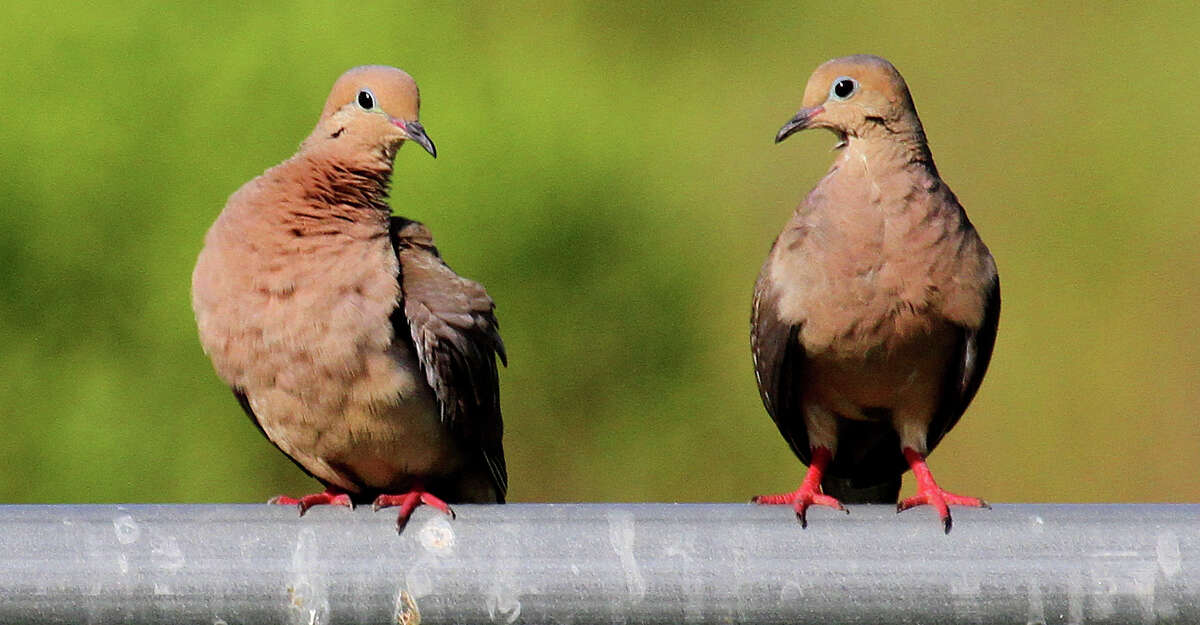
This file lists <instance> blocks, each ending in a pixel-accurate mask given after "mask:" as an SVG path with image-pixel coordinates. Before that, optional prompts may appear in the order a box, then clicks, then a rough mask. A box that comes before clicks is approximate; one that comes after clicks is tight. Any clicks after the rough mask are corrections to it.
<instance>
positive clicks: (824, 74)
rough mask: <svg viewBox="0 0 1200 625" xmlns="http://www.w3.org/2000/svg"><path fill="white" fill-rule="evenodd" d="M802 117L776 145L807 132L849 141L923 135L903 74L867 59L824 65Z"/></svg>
mask: <svg viewBox="0 0 1200 625" xmlns="http://www.w3.org/2000/svg"><path fill="white" fill-rule="evenodd" d="M802 104H803V107H804V108H802V109H800V112H798V113H796V115H795V117H792V119H790V120H788V123H786V124H784V126H783V128H781V129H779V134H777V135H775V142H776V143H779V142H780V141H783V140H784V139H786V138H788V137H789V136H791V135H792V134H793V133H796V132H798V131H800V130H804V129H806V128H828V129H829V130H832V131H833V132H834V133H836V134H837V135H838V136H839V137H840V138H841V139H842V140H843V141H844V140H845V139H846V138H847V137H874V136H888V135H909V136H911V135H913V133H916V134H918V135H920V136H923V134H921V122H920V120H918V119H917V111H916V109H915V108H913V102H912V96H910V95H909V93H908V85H906V84H905V83H904V78H902V77H901V76H900V72H898V71H896V68H895V67H893V66H892V64H891V63H889V62H888V61H887V59H883V58H880V57H877V56H871V55H869V54H856V55H854V56H844V57H841V58H838V59H833V60H832V61H826V62H825V63H823V64H822V65H821V66H820V67H818V68H817V69H816V71H814V72H813V75H812V77H811V78H809V79H808V85H807V86H806V87H805V88H804V101H803V102H802Z"/></svg>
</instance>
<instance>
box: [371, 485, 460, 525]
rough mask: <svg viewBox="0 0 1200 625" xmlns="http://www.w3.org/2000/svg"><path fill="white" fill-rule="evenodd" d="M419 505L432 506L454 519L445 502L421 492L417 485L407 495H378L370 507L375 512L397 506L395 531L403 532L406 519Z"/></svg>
mask: <svg viewBox="0 0 1200 625" xmlns="http://www.w3.org/2000/svg"><path fill="white" fill-rule="evenodd" d="M421 504H425V505H427V506H433V507H434V508H437V509H438V510H441V511H442V512H444V513H446V514H448V515H450V518H454V511H453V510H451V509H450V506H449V505H447V504H446V502H444V501H442V500H441V499H440V498H438V497H437V496H436V495H434V494H433V493H430V492H426V491H424V490H421V487H420V486H419V485H418V486H417V487H415V488H413V490H411V491H409V492H407V493H402V494H399V495H380V496H378V497H376V498H375V503H374V504H373V505H372V506H371V507H372V508H373V509H375V510H379V509H381V508H391V507H393V506H399V508H400V512H399V514H397V516H396V531H400V530H403V529H404V526H405V525H406V524H407V523H408V518H409V517H410V516H412V513H413V510H416V508H417V506H419V505H421Z"/></svg>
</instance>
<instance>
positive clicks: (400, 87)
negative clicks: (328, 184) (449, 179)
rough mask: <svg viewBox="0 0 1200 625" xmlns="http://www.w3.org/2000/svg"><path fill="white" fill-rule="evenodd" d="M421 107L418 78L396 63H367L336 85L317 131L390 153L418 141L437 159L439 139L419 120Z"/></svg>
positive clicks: (338, 80) (330, 93) (328, 136)
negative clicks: (435, 146) (434, 144)
mask: <svg viewBox="0 0 1200 625" xmlns="http://www.w3.org/2000/svg"><path fill="white" fill-rule="evenodd" d="M420 108H421V95H420V93H419V92H418V91H417V83H416V81H414V80H413V79H412V76H409V75H408V74H407V73H405V72H404V71H403V70H399V69H396V68H395V67H388V66H386V65H363V66H361V67H355V68H354V69H351V70H349V71H347V72H346V73H345V74H342V75H341V77H340V78H338V79H337V82H335V83H333V89H332V90H331V91H330V92H329V99H327V100H326V101H325V109H324V110H323V111H321V120H320V121H319V122H318V123H317V129H318V130H319V131H321V133H322V134H323V135H325V137H326V138H328V139H332V140H335V141H336V140H342V141H353V142H355V143H356V144H358V145H362V146H364V147H381V148H384V149H385V150H387V151H388V152H389V154H394V150H395V148H397V147H399V145H400V144H401V143H402V142H404V141H412V142H414V143H416V144H417V145H419V146H421V147H423V148H425V151H426V152H429V153H430V154H431V155H433V156H434V157H435V158H436V157H437V149H436V148H434V146H433V141H431V140H430V139H429V136H428V135H426V134H425V128H424V127H423V126H421V122H419V121H417V114H418V112H419V110H420Z"/></svg>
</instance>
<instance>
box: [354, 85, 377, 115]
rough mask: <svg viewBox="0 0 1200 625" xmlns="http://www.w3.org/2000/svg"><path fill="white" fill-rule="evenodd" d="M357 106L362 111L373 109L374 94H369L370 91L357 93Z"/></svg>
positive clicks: (364, 90)
mask: <svg viewBox="0 0 1200 625" xmlns="http://www.w3.org/2000/svg"><path fill="white" fill-rule="evenodd" d="M358 105H359V106H361V107H362V108H363V110H367V111H369V110H371V109H373V108H375V94H373V93H371V90H370V89H363V90H361V91H359V92H358Z"/></svg>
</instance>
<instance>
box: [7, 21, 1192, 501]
mask: <svg viewBox="0 0 1200 625" xmlns="http://www.w3.org/2000/svg"><path fill="white" fill-rule="evenodd" d="M251 4H253V5H254V6H253V8H247V5H246V4H245V3H226V2H214V3H183V4H177V5H169V4H163V3H159V2H124V3H107V4H106V3H100V4H96V3H80V4H78V5H72V3H70V2H68V3H67V4H66V5H63V6H59V5H56V8H54V9H53V10H50V9H46V8H44V7H45V5H44V4H42V3H34V2H29V1H25V0H21V1H19V2H16V3H9V4H8V5H7V7H6V9H5V11H4V13H5V19H4V22H5V25H3V26H0V35H2V36H0V58H3V59H4V61H3V72H0V106H2V108H3V114H2V116H0V220H2V222H0V302H2V304H0V380H3V381H4V383H3V385H0V410H2V414H3V418H4V428H3V434H2V435H0V501H4V502H118V501H120V502H126V501H128V502H175V501H179V502H202V501H261V500H266V499H267V498H268V497H269V496H271V495H275V494H278V493H291V494H299V493H303V492H312V491H313V490H315V489H316V486H317V485H316V483H315V482H313V481H311V480H310V479H309V478H307V477H305V476H304V475H303V474H301V473H300V471H298V470H296V469H295V468H294V467H293V465H292V464H291V463H290V462H289V461H288V460H287V459H285V458H284V457H283V455H282V454H280V453H279V452H277V451H276V450H275V448H274V447H273V446H271V445H270V444H269V443H268V442H267V441H266V440H265V439H264V438H263V437H262V436H261V435H260V434H259V433H258V431H257V430H256V429H255V428H254V427H253V426H252V425H251V424H250V423H249V421H248V420H247V419H246V417H245V416H243V414H242V413H241V410H240V409H239V408H238V406H237V404H236V403H235V401H234V399H233V397H232V396H231V395H230V393H229V392H228V390H227V389H226V388H225V386H224V385H223V384H222V383H221V382H219V381H218V380H217V378H216V376H215V375H214V373H213V371H212V368H211V366H210V364H209V362H208V360H207V358H206V357H205V356H204V354H203V353H202V352H201V350H200V347H199V344H198V341H197V339H196V334H195V328H194V325H193V320H192V312H191V305H190V294H189V289H190V285H189V283H190V277H191V270H192V265H193V263H194V261H195V258H196V254H197V252H198V251H199V248H200V243H201V240H202V237H203V235H204V232H205V230H206V229H207V228H208V226H209V224H210V223H211V222H212V220H213V219H214V218H215V217H216V215H217V213H218V212H219V211H220V209H221V207H222V205H223V204H224V202H225V199H226V198H227V197H228V195H229V194H230V193H232V192H233V191H234V190H235V189H237V188H238V186H240V185H241V184H242V183H243V182H245V181H247V180H249V179H250V178H252V177H253V176H255V175H257V174H259V173H260V172H261V171H262V170H264V169H265V168H267V167H269V166H271V165H274V164H276V163H278V162H279V161H281V160H283V159H284V158H286V157H288V156H290V155H291V154H292V153H293V152H294V150H295V148H296V146H297V145H298V144H299V142H300V140H301V139H302V138H304V136H305V135H307V134H308V132H309V130H310V129H311V128H312V126H313V124H314V123H315V122H316V118H317V115H318V113H319V111H320V109H321V105H322V103H323V101H324V99H325V96H326V93H327V91H328V88H329V86H330V85H331V84H332V82H333V80H334V79H335V78H336V77H337V76H338V75H339V74H340V73H341V72H342V71H344V70H345V69H347V68H349V67H351V66H354V65H359V64H364V63H386V64H392V65H397V66H399V67H402V68H404V69H406V70H407V71H409V72H410V73H411V74H412V75H413V76H415V77H416V79H417V80H418V82H419V84H420V85H421V92H422V97H423V104H424V107H423V110H422V115H421V117H422V121H423V122H424V124H425V127H426V128H427V129H428V131H429V134H430V136H431V137H433V139H434V141H435V142H436V143H437V146H438V153H439V157H438V159H437V160H434V159H430V158H429V157H428V156H427V155H425V154H424V153H422V152H421V151H420V150H416V149H414V148H411V147H410V148H408V149H405V150H402V151H401V152H400V154H399V157H398V159H397V173H398V175H399V176H403V177H404V179H405V182H404V183H403V184H402V185H397V187H398V190H397V191H396V192H395V193H394V194H393V206H394V208H395V211H396V212H397V213H400V214H403V215H406V216H409V217H412V218H416V219H420V220H422V221H425V222H426V223H427V224H429V225H430V227H431V228H433V231H434V233H435V236H436V237H437V241H438V243H439V246H440V247H441V249H442V252H443V254H444V255H445V256H446V257H447V259H448V260H449V262H450V263H451V264H452V265H453V266H454V267H455V268H456V269H457V270H458V271H459V272H460V273H462V274H464V275H467V276H469V277H472V278H474V279H477V280H479V281H481V282H483V283H484V284H485V285H487V288H488V290H489V291H490V292H491V294H492V296H493V297H494V299H495V300H496V302H497V304H498V306H499V309H498V313H499V316H500V320H501V324H502V330H503V333H504V338H505V341H506V342H507V344H508V348H509V355H510V358H511V366H510V367H509V368H508V369H507V370H505V371H503V372H502V374H501V375H502V378H501V381H502V394H503V402H504V416H505V420H506V424H507V436H506V439H505V446H506V449H507V453H508V462H509V467H510V474H511V484H512V488H511V493H510V495H511V499H512V500H513V501H646V500H650V501H738V502H740V501H746V500H747V499H748V498H749V497H750V496H751V495H754V494H758V493H764V492H778V491H783V490H785V489H791V488H794V487H795V485H796V484H797V483H798V482H799V480H800V479H801V477H802V476H803V471H804V469H803V466H802V465H801V464H800V463H799V462H798V461H796V460H795V458H794V457H793V456H792V455H791V452H790V451H788V449H787V446H786V445H785V444H784V441H783V439H782V438H781V437H780V436H779V434H778V433H777V432H776V430H775V426H774V425H773V424H772V423H771V421H770V419H769V418H768V417H767V415H766V413H765V411H764V410H763V408H762V406H761V404H760V402H759V399H758V394H757V391H756V390H755V385H754V375H753V372H752V369H751V364H750V354H749V347H748V336H747V335H748V318H749V311H750V295H751V289H752V285H753V282H754V279H755V276H756V275H757V272H758V269H759V266H760V264H761V262H762V260H763V258H764V257H765V255H766V252H767V248H768V247H769V245H770V243H771V241H772V239H773V238H774V237H775V235H776V234H777V233H778V231H779V230H780V228H781V227H782V225H783V224H784V222H785V221H786V220H787V218H788V216H789V214H790V213H791V210H792V209H793V207H794V206H795V205H796V204H797V203H798V202H799V200H800V199H801V198H802V197H803V195H804V194H805V193H806V192H807V191H808V189H809V188H811V186H812V185H813V183H814V182H815V181H816V180H817V179H818V178H819V177H820V176H821V175H823V173H824V172H825V170H826V169H827V167H828V166H829V163H830V161H831V158H832V156H831V154H830V147H831V146H832V144H833V142H834V139H833V137H832V135H830V134H828V133H822V132H810V133H803V134H801V135H799V136H797V137H794V138H793V139H791V140H790V141H788V142H787V143H785V144H782V145H779V146H776V145H772V138H773V136H774V134H775V132H776V130H777V129H778V128H779V127H780V126H781V125H782V124H783V123H784V122H785V121H786V120H787V119H788V118H789V117H790V116H791V115H792V114H793V113H794V112H795V110H796V109H797V108H798V107H799V101H800V96H801V94H802V91H803V88H804V83H805V81H806V80H807V78H808V76H809V74H810V73H811V71H812V70H813V69H814V68H815V67H816V66H817V65H818V64H819V63H821V62H822V61H825V60H826V59H829V58H831V57H834V56H841V55H844V54H850V53H858V52H869V53H875V54H880V55H883V56H886V57H888V58H889V59H891V60H892V61H893V62H894V63H895V64H896V65H897V66H898V67H899V68H900V70H901V72H902V73H903V74H904V76H905V77H906V78H907V80H908V83H909V85H910V88H911V90H912V92H913V95H914V98H915V100H916V103H917V106H918V109H919V111H920V113H921V116H922V119H923V120H924V122H925V127H926V130H927V132H928V134H929V137H930V143H931V146H932V148H933V152H934V155H935V158H936V159H937V163H938V165H939V167H940V169H941V172H942V174H943V176H944V177H945V178H946V180H947V181H948V182H949V183H950V185H951V186H952V187H953V188H954V190H955V191H956V192H957V193H958V195H959V197H960V199H961V200H962V202H963V204H964V205H965V206H966V207H967V210H968V212H969V213H970V216H971V219H972V220H973V221H974V223H975V224H976V226H977V227H978V229H979V230H980V232H981V233H982V235H983V237H984V239H985V240H986V241H987V243H988V245H989V246H990V247H991V249H992V252H993V253H994V255H995V256H996V259H997V261H998V263H999V266H1000V273H1001V276H1002V280H1003V284H1004V311H1003V316H1002V319H1001V328H1000V336H999V340H998V343H997V346H996V353H995V358H994V359H993V361H992V367H991V370H990V372H989V374H988V377H987V379H986V381H985V382H984V384H983V387H982V389H981V391H980V394H979V396H978V398H977V399H976V401H975V403H974V405H973V406H972V407H971V409H970V411H969V412H968V413H967V415H966V417H965V418H964V419H963V420H962V422H961V423H960V424H959V426H958V427H957V428H956V429H955V430H954V432H953V433H952V434H950V436H948V437H947V438H946V440H945V441H944V442H943V443H942V445H941V447H939V448H938V450H937V452H936V453H934V455H933V457H932V461H931V466H932V467H933V470H934V472H935V474H936V475H937V476H938V478H939V480H940V481H941V482H942V484H944V485H945V486H946V487H947V488H950V489H951V490H955V491H957V492H962V493H965V494H970V495H978V496H983V497H985V498H987V499H989V500H991V501H998V502H1009V501H1039V502H1041V501H1049V502H1071V501H1098V502H1120V501H1200V478H1198V477H1197V469H1198V465H1200V410H1198V409H1197V405H1198V404H1200V331H1198V329H1197V328H1200V323H1198V321H1197V320H1198V317H1200V249H1198V244H1200V210H1198V209H1200V192H1198V191H1197V187H1196V186H1195V185H1194V184H1192V183H1193V181H1194V180H1195V178H1196V172H1197V171H1200V106H1198V105H1197V101H1198V100H1200V71H1197V69H1196V68H1197V67H1200V47H1197V46H1196V45H1195V34H1196V25H1197V24H1200V5H1197V4H1195V3H1178V4H1165V3H1164V4H1149V5H1138V4H1112V5H1109V4H1104V5H1096V4H1092V3H1030V4H1025V5H1014V4H1004V5H997V6H996V7H995V8H992V9H986V8H980V7H979V6H977V5H975V4H974V3H963V4H944V5H943V4H937V3H932V4H930V3H925V2H911V3H909V2H887V3H879V4H852V3H829V2H780V3H731V2H678V3H670V2H668V3H657V4H654V3H650V4H653V6H650V4H647V3H640V2H639V3H611V2H610V3H590V2H580V3H552V2H546V3H522V4H519V5H510V6H508V7H507V8H505V9H499V8H497V6H498V5H496V4H493V3H469V2H467V3H455V4H453V5H451V4H450V3H446V4H445V5H442V6H440V7H427V6H424V5H405V4H397V5H394V6H379V5H375V6H355V7H353V8H350V5H346V4H344V3H327V2H311V3H283V4H279V5H269V4H268V3H251ZM911 490H912V487H911V486H907V487H906V492H909V491H911Z"/></svg>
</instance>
